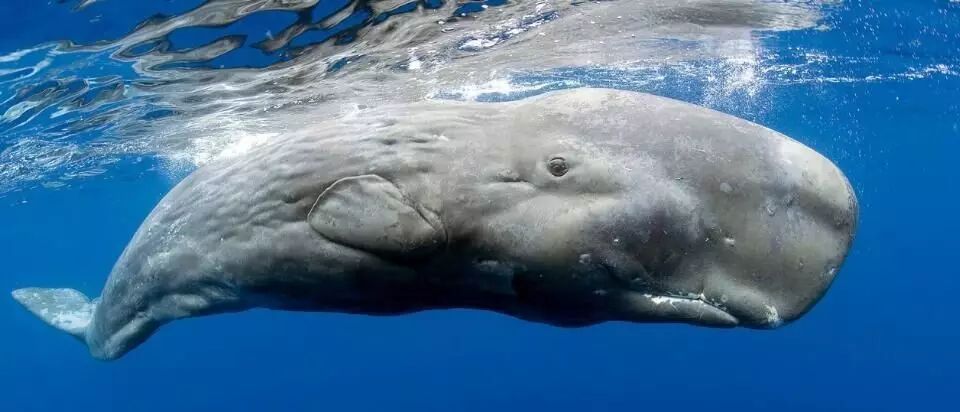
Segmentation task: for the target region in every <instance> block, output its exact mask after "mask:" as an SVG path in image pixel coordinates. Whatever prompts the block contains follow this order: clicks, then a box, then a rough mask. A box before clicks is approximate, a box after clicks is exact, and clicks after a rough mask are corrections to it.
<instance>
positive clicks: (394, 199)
mask: <svg viewBox="0 0 960 412" xmlns="http://www.w3.org/2000/svg"><path fill="white" fill-rule="evenodd" d="M556 158H562V160H556ZM552 159H554V160H552ZM564 169H565V174H562V176H555V175H554V174H552V173H551V171H556V172H560V173H562V172H563V170H564ZM335 183H336V184H335ZM857 213H858V212H857V201H856V198H855V195H854V193H853V191H852V190H851V187H850V185H849V184H848V182H847V180H846V178H845V177H844V175H843V174H842V173H841V171H840V170H838V169H837V167H835V166H834V165H833V164H832V163H831V162H830V161H829V160H827V159H826V158H824V157H823V156H821V155H820V154H818V153H816V152H815V151H813V150H811V149H810V148H807V147H806V146H803V145H802V144H800V143H798V142H796V141H794V140H791V139H790V138H788V137H786V136H783V135H781V134H779V133H776V132H774V131H772V130H769V129H767V128H764V127H761V126H759V125H756V124H753V123H750V122H747V121H745V120H741V119H738V118H735V117H732V116H729V115H725V114H721V113H718V112H715V111H712V110H708V109H705V108H702V107H697V106H694V105H690V104H686V103H682V102H678V101H675V100H670V99H666V98H661V97H656V96H651V95H646V94H639V93H633V92H625V91H614V90H604V89H576V90H566V91H558V92H552V93H548V94H545V95H541V96H537V97H533V98H528V99H525V100H521V101H516V102H507V103H464V102H422V103H416V104H406V105H396V106H381V107H376V108H370V109H364V110H360V111H359V112H356V113H353V114H351V115H349V116H346V117H343V118H339V119H332V120H328V121H321V122H318V123H313V124H311V125H310V126H309V127H304V130H303V131H302V132H301V133H297V134H292V135H288V136H284V137H282V138H278V139H276V140H274V141H271V142H269V143H266V144H264V145H262V146H259V147H257V148H255V149H254V150H252V151H251V152H249V153H247V154H243V155H241V156H238V157H234V158H230V159H225V160H222V161H218V162H216V163H212V164H209V165H207V166H204V167H202V168H200V169H199V170H197V171H196V172H194V173H193V174H191V175H190V176H189V177H187V178H186V179H185V180H184V181H182V182H181V183H180V184H179V185H177V186H176V187H175V188H174V189H173V190H172V191H171V192H170V193H169V194H168V195H167V196H166V197H165V198H164V199H163V200H162V201H161V202H160V203H159V204H158V205H157V207H156V208H155V209H154V210H153V212H152V213H151V214H150V215H149V217H147V219H146V220H145V221H144V222H143V224H142V226H141V227H140V229H139V230H138V231H137V233H136V235H135V236H134V237H133V239H132V240H131V241H130V243H129V245H128V246H127V248H126V250H125V251H124V252H123V255H122V256H121V257H120V259H119V261H118V262H117V263H116V266H115V267H114V269H113V272H112V273H111V275H110V279H109V281H108V282H107V284H106V287H105V288H104V290H103V295H102V297H101V298H102V300H101V301H100V303H99V305H98V306H97V307H96V309H95V312H94V316H93V319H92V322H91V323H90V326H89V327H88V328H87V329H86V333H85V335H83V336H82V337H81V338H85V340H86V343H87V345H88V346H89V349H90V351H91V353H92V354H93V355H94V356H95V357H97V358H101V359H115V358H118V357H120V356H122V355H123V354H125V353H127V352H128V351H130V350H131V349H133V348H134V347H136V346H137V345H139V344H140V343H142V342H143V341H144V340H146V339H147V338H148V337H149V336H150V335H151V334H153V332H154V331H155V330H156V329H157V328H158V327H159V326H161V325H163V324H164V323H166V322H169V321H172V320H175V319H178V318H185V317H191V316H200V315H209V314H215V313H222V312H232V311H241V310H245V309H249V308H253V307H266V308H272V309H281V310H301V311H333V312H347V313H363V314H377V315H388V314H402V313H409V312H414V311H420V310H427V309H441V308H454V307H462V308H480V309H488V310H493V311H497V312H501V313H505V314H508V315H512V316H515V317H518V318H522V319H527V320H531V321H536V322H545V323H549V324H553V325H558V326H585V325H590V324H594V323H598V322H604V321H615V320H620V321H633V322H686V323H692V324H700V325H707V326H726V327H729V326H736V325H740V326H746V327H756V328H769V327H776V326H779V325H781V324H783V323H785V322H789V321H792V320H795V319H797V318H798V317H800V316H801V315H803V314H804V313H806V312H807V311H808V310H810V308H811V307H812V306H813V305H814V304H815V303H816V302H817V301H818V300H819V299H820V298H821V297H822V296H823V295H824V293H825V292H826V290H827V288H828V287H829V285H830V284H831V282H832V281H833V279H834V277H835V275H836V273H837V270H838V268H839V267H840V265H841V263H842V262H843V260H844V258H845V256H846V254H847V252H848V250H849V248H850V246H851V242H852V238H853V234H854V231H855V227H856V221H857Z"/></svg>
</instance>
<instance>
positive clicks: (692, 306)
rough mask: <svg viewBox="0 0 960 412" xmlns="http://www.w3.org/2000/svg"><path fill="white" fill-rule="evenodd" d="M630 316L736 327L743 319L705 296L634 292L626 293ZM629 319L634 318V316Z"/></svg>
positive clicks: (652, 319) (646, 319)
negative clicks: (708, 300)
mask: <svg viewBox="0 0 960 412" xmlns="http://www.w3.org/2000/svg"><path fill="white" fill-rule="evenodd" d="M625 299H626V309H627V311H628V316H629V315H633V316H632V318H633V317H635V318H637V319H636V320H641V321H666V322H684V323H692V324H697V325H703V326H716V327H734V326H737V325H739V324H740V321H739V320H738V319H737V318H736V317H735V316H733V315H731V314H730V313H729V312H727V311H726V310H724V309H722V308H720V307H718V306H716V305H714V304H712V303H709V302H707V301H706V300H704V299H703V296H702V295H700V296H693V297H690V296H681V295H670V294H667V295H654V294H650V293H640V292H631V293H629V294H627V295H626V298H625ZM632 318H631V319H629V320H634V319H632Z"/></svg>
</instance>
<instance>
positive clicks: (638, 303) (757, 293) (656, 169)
mask: <svg viewBox="0 0 960 412" xmlns="http://www.w3.org/2000/svg"><path fill="white" fill-rule="evenodd" d="M512 104H513V105H514V106H513V107H512V108H511V109H510V110H511V111H510V112H511V115H510V117H509V120H505V121H501V122H497V124H492V125H490V126H489V127H488V128H487V131H486V138H487V139H488V140H495V141H498V142H499V143H498V144H499V147H500V150H499V151H497V156H489V155H488V156H484V155H480V154H477V155H475V156H469V159H468V160H465V161H464V164H465V165H467V166H464V167H465V168H466V169H468V170H470V176H480V179H482V182H481V183H480V184H476V185H474V186H471V188H470V189H468V190H469V191H470V193H467V194H465V195H462V196H460V198H461V199H469V200H466V201H461V202H458V203H456V207H457V208H458V209H459V212H458V217H453V216H452V215H450V214H448V216H447V219H448V220H451V219H452V220H457V224H455V225H452V226H453V227H454V228H455V229H454V230H452V234H451V236H453V237H455V238H458V239H459V240H460V242H461V245H462V246H460V247H461V248H462V249H464V250H470V251H472V253H471V256H472V262H473V269H472V270H474V271H478V272H481V273H484V274H485V275H487V278H490V279H501V281H500V282H501V284H500V286H497V285H493V284H490V285H488V287H490V288H495V287H499V288H500V289H503V290H506V289H509V292H510V293H513V294H514V295H515V297H516V300H517V301H518V302H519V304H518V305H517V307H516V308H515V309H513V311H512V312H513V313H514V314H516V315H518V316H521V317H528V318H536V319H538V320H541V321H546V322H550V323H555V324H560V325H571V326H576V325H582V324H592V323H596V322H600V321H606V320H625V321H637V322H685V323H693V324H699V325H708V326H743V327H752V328H772V327H777V326H780V325H783V324H785V323H788V322H790V321H793V320H795V319H797V318H799V317H800V316H802V315H803V314H804V313H806V312H807V311H809V310H810V309H811V308H812V307H813V306H814V304H815V303H816V302H817V301H818V300H819V299H820V298H821V297H822V296H823V295H824V294H825V293H826V291H827V289H828V287H829V286H830V284H831V283H832V281H833V280H834V278H835V277H836V275H837V272H838V270H839V268H840V266H841V264H842V263H843V261H844V259H845V256H846V255H847V253H848V250H849V249H850V247H851V242H852V239H853V236H854V231H855V229H856V223H857V214H858V208H857V200H856V197H855V195H854V193H853V191H852V189H851V186H850V184H849V183H848V181H847V179H846V178H845V176H844V175H843V173H842V172H841V171H840V170H839V169H838V168H837V167H836V166H835V165H834V164H833V163H831V162H830V161H829V160H828V159H827V158H825V157H824V156H822V155H821V154H819V153H817V152H816V151H814V150H813V149H811V148H809V147H807V146H804V145H803V144H801V143H799V142H797V141H795V140H793V139H790V138H788V137H786V136H784V135H782V134H780V133H777V132H775V131H772V130H770V129H767V128H765V127H762V126H760V125H757V124H754V123H751V122H748V121H745V120H742V119H739V118H736V117H733V116H730V115H726V114H722V113H719V112H716V111H713V110H709V109H706V108H702V107H698V106H694V105H691V104H687V103H683V102H679V101H675V100H671V99H666V98H661V97H656V96H651V95H645V94H639V93H632V92H624V91H614V90H603V89H574V90H567V91H561V92H552V93H548V94H544V95H541V96H538V97H535V98H531V99H527V100H524V101H520V102H515V103H512ZM468 212H469V213H468ZM490 274H493V275H494V276H490ZM498 274H499V277H498V276H496V275H498ZM507 281H509V286H505V285H506V282H507Z"/></svg>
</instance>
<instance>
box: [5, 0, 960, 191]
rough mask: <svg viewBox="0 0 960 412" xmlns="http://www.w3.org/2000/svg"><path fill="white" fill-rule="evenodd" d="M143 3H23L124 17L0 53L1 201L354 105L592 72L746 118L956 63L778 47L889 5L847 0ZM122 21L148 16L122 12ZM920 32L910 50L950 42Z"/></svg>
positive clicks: (179, 165)
mask: <svg viewBox="0 0 960 412" xmlns="http://www.w3.org/2000/svg"><path fill="white" fill-rule="evenodd" d="M157 3H158V4H156V5H153V4H151V3H150V2H100V1H92V0H83V1H66V2H61V3H53V4H48V5H45V6H38V7H48V8H68V9H69V10H70V13H72V15H73V16H77V19H79V20H82V21H84V22H85V24H87V25H88V26H89V27H75V28H74V29H76V30H81V29H82V30H84V31H85V32H87V31H90V30H94V31H95V30H97V28H99V27H107V25H109V27H129V29H127V30H126V34H124V35H120V36H116V37H115V38H102V39H95V40H90V41H85V42H79V41H77V40H76V38H74V36H79V35H80V33H79V31H78V32H77V33H76V34H74V33H73V32H68V33H65V34H64V36H65V37H64V38H62V39H60V40H59V41H56V42H52V43H43V44H40V45H27V44H25V45H21V46H22V47H21V48H20V50H18V51H15V52H12V53H8V54H6V55H0V196H3V194H5V193H9V192H10V191H14V190H22V189H25V188H30V187H34V186H37V185H42V186H45V187H54V188H55V187H60V186H63V185H65V184H69V182H71V181H73V180H75V179H82V178H89V177H91V176H96V175H100V174H103V173H106V172H108V171H109V170H110V168H111V165H112V164H115V163H117V162H120V161H123V160H124V159H129V158H136V159H139V158H142V157H144V156H149V157H156V158H159V159H161V160H162V161H163V162H164V164H166V165H167V167H168V168H171V169H184V170H187V169H190V168H192V167H196V166H197V165H200V164H203V163H204V162H207V161H210V160H211V159H215V158H217V157H220V156H232V155H236V154H238V153H242V152H243V151H244V150H249V148H250V147H253V146H255V144H256V142H262V141H263V140H264V139H270V138H271V137H272V136H275V135H276V134H277V133H282V132H283V131H284V130H287V128H289V127H292V125H295V126H297V127H305V126H303V125H304V124H305V123H309V122H308V121H305V120H304V119H311V118H313V119H319V118H325V117H327V116H336V115H339V114H340V113H343V112H345V111H349V110H351V108H352V107H355V106H356V105H358V104H364V105H371V104H378V103H381V102H387V101H395V100H417V99H471V100H505V99H515V98H520V97H523V96H527V95H531V94H537V93H542V92H545V91H548V90H554V89H558V88H567V87H579V86H584V85H590V86H603V87H616V88H627V89H634V90H641V91H647V92H653V93H658V94H662V95H667V96H671V97H676V98H680V99H683V100H687V101H691V102H695V103H699V104H703V105H706V106H709V107H714V108H717V109H720V110H724V111H727V112H730V113H734V114H737V115H741V116H744V117H748V118H757V117H758V116H762V112H763V110H764V108H766V107H769V105H770V102H769V101H768V100H767V99H766V98H765V96H766V95H768V93H766V92H767V91H768V90H769V89H771V88H776V87H791V86H794V85H803V84H828V83H829V84H833V83H869V82H887V81H914V80H920V79H931V78H937V77H945V76H958V71H960V61H957V59H956V57H953V56H956V54H955V53H951V52H948V53H946V54H936V53H934V54H931V55H927V56H921V55H918V53H917V50H918V48H913V49H911V50H912V52H911V53H910V54H908V55H903V56H902V57H898V55H897V54H896V53H900V52H901V51H902V50H907V49H909V48H910V47H912V46H911V43H906V44H903V43H902V42H901V41H900V40H896V41H895V42H896V44H897V45H896V46H893V50H892V51H891V54H890V55H885V56H877V55H875V54H869V53H863V55H849V56H847V55H842V54H837V53H836V52H833V51H831V50H825V49H820V48H817V47H807V48H803V47H786V46H784V45H783V43H782V42H784V41H785V40H782V39H784V38H787V39H789V38H790V36H806V37H808V38H815V37H818V36H819V37H823V38H833V37H831V36H835V34H836V33H842V34H843V35H844V36H850V35H852V34H858V33H859V34H860V35H863V33H867V32H869V30H870V27H874V26H877V25H880V24H885V22H884V20H883V19H884V18H890V17H889V15H884V16H880V17H876V16H874V17H871V15H866V16H865V17H862V18H861V17H858V18H857V19H849V17H844V16H849V15H850V14H844V13H842V12H843V10H845V8H850V7H858V6H857V5H845V4H843V3H840V2H839V1H813V0H804V1H781V0H682V1H673V0H649V1H643V2H639V1H628V0H605V1H589V2H588V1H579V0H578V1H569V0H567V1H561V0H540V1H507V0H469V1H465V0H461V1H441V0H354V1H350V0H322V1H321V0H208V1H202V2H201V1H194V2H192V3H191V6H190V7H186V8H185V7H184V4H183V3H182V2H177V3H176V4H174V3H172V2H171V3H165V2H157ZM161 3H162V4H161ZM947 8H948V9H945V10H946V11H945V12H947V13H955V12H957V10H956V9H957V7H954V6H953V5H951V6H947ZM121 10H122V11H126V12H127V13H126V14H123V13H121V12H120V11H121ZM131 10H132V11H131ZM871 13H876V12H875V11H872V12H871ZM861 14H862V13H859V14H856V15H858V16H860V15H861ZM132 15H140V16H149V17H146V18H142V19H141V20H139V21H136V20H131V21H126V20H123V19H122V17H126V18H129V16H132ZM833 16H838V17H833ZM45 23H46V24H48V25H49V24H56V22H45ZM958 26H960V21H958ZM838 27H839V28H838ZM103 33H104V36H109V33H116V30H115V29H111V30H105V31H104V32H103ZM917 33H918V34H916V36H917V39H916V40H914V41H917V42H926V44H930V43H931V42H932V43H936V42H937V41H939V40H943V43H944V44H946V43H949V42H955V41H956V40H957V39H958V38H957V37H956V36H957V34H956V33H940V32H937V33H934V32H929V31H927V32H917ZM905 36H906V35H905ZM927 49H929V48H924V50H927ZM873 50H883V48H881V47H874V48H873Z"/></svg>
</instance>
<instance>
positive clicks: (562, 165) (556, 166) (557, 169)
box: [547, 157, 569, 177]
mask: <svg viewBox="0 0 960 412" xmlns="http://www.w3.org/2000/svg"><path fill="white" fill-rule="evenodd" d="M547 170H549V171H550V174H552V175H554V176H557V177H560V176H563V175H565V174H567V170H569V168H568V167H567V161H566V160H564V159H563V158H562V157H554V158H553V159H550V161H549V162H547Z"/></svg>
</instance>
